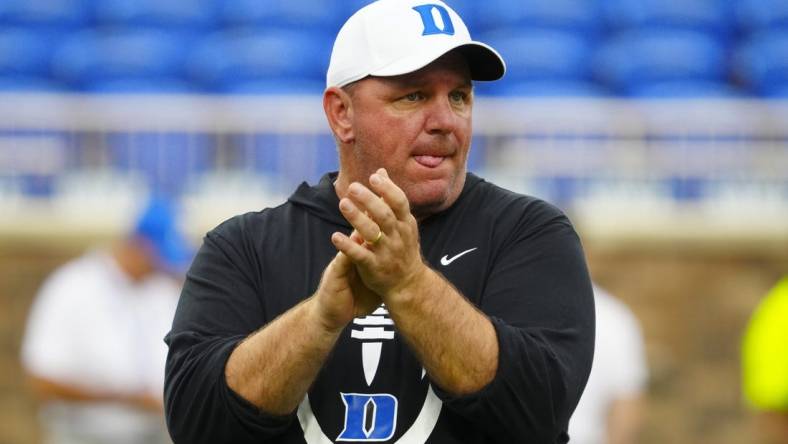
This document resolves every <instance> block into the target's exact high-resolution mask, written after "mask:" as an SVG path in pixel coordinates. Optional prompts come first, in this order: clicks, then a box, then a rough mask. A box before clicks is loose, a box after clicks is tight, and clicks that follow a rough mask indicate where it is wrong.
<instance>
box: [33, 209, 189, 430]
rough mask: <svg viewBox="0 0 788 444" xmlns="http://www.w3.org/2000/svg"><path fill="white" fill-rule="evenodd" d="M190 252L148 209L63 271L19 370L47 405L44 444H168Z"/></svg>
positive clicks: (166, 212)
mask: <svg viewBox="0 0 788 444" xmlns="http://www.w3.org/2000/svg"><path fill="white" fill-rule="evenodd" d="M190 259H191V248H190V247H189V245H188V243H187V242H186V241H185V239H184V238H183V236H182V235H181V234H180V232H179V231H178V230H177V227H176V218H175V213H174V209H173V208H172V206H171V204H170V203H169V202H167V201H165V200H161V199H155V200H152V201H151V202H150V203H149V204H148V206H147V207H146V208H145V210H144V211H143V213H142V214H141V216H140V218H139V219H138V221H137V223H136V225H135V226H134V228H133V230H132V232H131V234H130V235H129V236H127V237H125V238H123V239H122V240H120V241H119V242H117V243H116V244H115V245H113V246H112V248H108V249H97V250H92V251H90V252H88V253H87V254H85V255H83V256H81V257H79V258H77V259H75V260H73V261H71V262H69V263H67V264H65V265H63V266H62V267H60V268H59V269H57V270H56V271H55V272H54V273H53V274H52V276H50V277H49V278H47V280H46V282H45V283H44V285H43V286H42V287H41V290H40V291H39V293H38V295H37V297H36V299H35V301H34V303H33V306H32V308H31V312H30V315H29V319H28V323H27V327H26V332H25V337H24V340H23V343H22V363H23V364H24V366H25V369H26V370H27V373H28V376H29V380H30V383H31V386H32V388H33V390H34V392H35V394H36V395H37V397H38V398H39V399H40V400H41V401H42V407H43V408H42V411H41V419H42V426H43V429H44V434H45V442H47V443H51V444H68V443H91V444H99V443H107V444H109V443H112V444H119V443H120V444H124V443H128V444H143V443H144V444H151V443H156V442H168V441H169V439H168V438H167V433H166V430H165V428H164V423H163V421H162V419H161V418H162V399H161V393H162V389H163V385H164V361H165V358H166V354H167V349H166V347H165V346H164V344H163V343H162V342H161V337H162V336H163V335H164V334H165V333H166V332H167V329H168V328H169V327H170V326H171V324H172V317H173V314H174V313H175V306H176V304H177V301H178V282H177V280H176V279H174V278H173V276H172V274H176V275H180V274H182V272H183V270H184V269H185V268H186V266H188V262H189V260H190Z"/></svg>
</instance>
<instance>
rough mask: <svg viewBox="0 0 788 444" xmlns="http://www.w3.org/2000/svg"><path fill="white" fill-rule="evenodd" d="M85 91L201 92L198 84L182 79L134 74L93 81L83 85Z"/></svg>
mask: <svg viewBox="0 0 788 444" xmlns="http://www.w3.org/2000/svg"><path fill="white" fill-rule="evenodd" d="M85 91H87V92H91V93H100V94H135V93H140V94H196V93H200V92H202V90H201V89H200V88H199V86H198V85H195V84H193V83H191V82H188V81H186V80H183V79H177V78H169V77H163V78H161V77H154V78H150V77H134V76H129V77H121V78H115V79H111V80H98V81H94V82H91V83H90V84H88V85H87V86H86V87H85Z"/></svg>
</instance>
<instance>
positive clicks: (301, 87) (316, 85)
mask: <svg viewBox="0 0 788 444" xmlns="http://www.w3.org/2000/svg"><path fill="white" fill-rule="evenodd" d="M325 89H326V83H325V82H323V81H319V80H309V79H306V80H302V79H294V78H292V77H282V78H279V79H277V78H275V77H271V78H267V79H264V80H249V81H230V82H229V83H227V84H222V85H220V86H219V92H222V93H228V94H249V95H312V96H314V95H318V96H319V95H322V94H323V90H325Z"/></svg>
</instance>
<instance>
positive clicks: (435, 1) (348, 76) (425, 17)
mask: <svg viewBox="0 0 788 444" xmlns="http://www.w3.org/2000/svg"><path fill="white" fill-rule="evenodd" d="M453 49H459V50H460V51H461V53H462V54H463V55H464V56H465V58H466V59H467V60H468V67H469V68H470V71H471V79H473V80H497V79H500V78H501V77H503V75H504V73H505V72H506V64H505V63H504V61H503V58H502V57H501V55H500V54H498V52H497V51H495V50H494V49H493V48H492V47H490V46H488V45H486V44H484V43H481V42H476V41H473V40H472V39H471V35H470V33H469V32H468V28H467V27H466V26H465V23H463V21H462V18H460V16H459V15H458V14H457V13H456V12H455V11H454V10H453V9H451V8H450V7H449V6H447V5H446V4H445V3H443V2H442V1H440V0H378V1H376V2H373V3H370V4H369V5H367V6H365V7H363V8H361V9H359V10H358V11H356V13H355V14H353V15H352V16H351V17H350V18H349V19H348V20H347V21H346V22H345V24H344V25H343V26H342V29H340V30H339V33H338V34H337V38H336V40H335V41H334V49H333V50H332V51H331V62H330V63H329V66H328V73H327V74H326V85H327V86H328V87H331V86H339V87H341V86H345V85H347V84H349V83H352V82H355V81H356V80H360V79H363V78H364V77H367V76H383V77H387V76H397V75H401V74H407V73H410V72H414V71H417V70H419V69H421V68H423V67H425V66H427V65H429V64H430V63H432V62H433V61H435V60H436V59H438V58H439V57H441V56H442V55H444V54H446V53H447V52H449V51H451V50H453Z"/></svg>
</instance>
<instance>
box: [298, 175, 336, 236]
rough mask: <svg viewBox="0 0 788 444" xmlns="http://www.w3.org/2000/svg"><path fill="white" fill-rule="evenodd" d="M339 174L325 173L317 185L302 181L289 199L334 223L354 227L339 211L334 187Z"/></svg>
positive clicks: (309, 211)
mask: <svg viewBox="0 0 788 444" xmlns="http://www.w3.org/2000/svg"><path fill="white" fill-rule="evenodd" d="M338 174H339V173H338V172H336V171H334V172H331V173H328V174H325V175H324V176H323V177H321V178H320V181H319V182H318V183H317V185H315V186H312V185H309V184H308V183H306V182H302V183H301V185H299V186H298V189H296V190H295V192H294V193H293V195H292V196H290V197H289V198H288V199H287V201H288V202H290V203H292V204H293V205H295V206H297V207H301V208H303V209H304V210H305V211H307V212H308V213H311V214H313V215H315V216H317V217H319V218H321V219H324V220H326V221H328V222H331V223H332V224H335V225H339V226H342V227H346V228H352V227H351V226H350V223H349V222H348V221H347V220H346V219H345V217H344V216H342V213H340V212H339V197H338V196H337V192H336V190H335V189H334V182H335V181H336V180H337V175H338Z"/></svg>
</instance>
